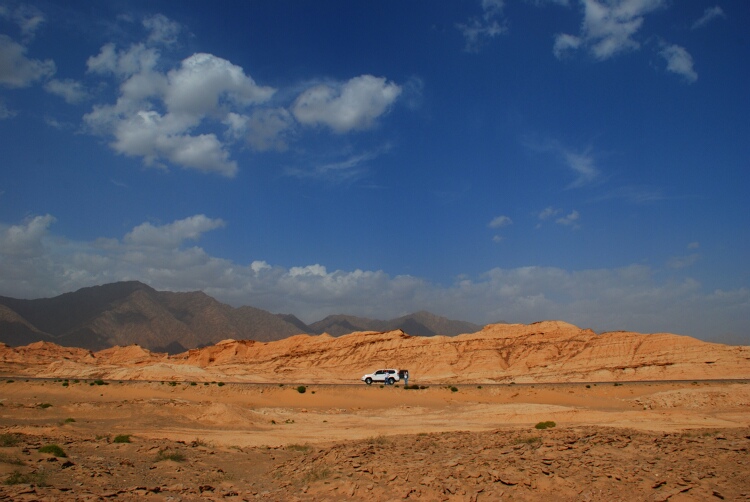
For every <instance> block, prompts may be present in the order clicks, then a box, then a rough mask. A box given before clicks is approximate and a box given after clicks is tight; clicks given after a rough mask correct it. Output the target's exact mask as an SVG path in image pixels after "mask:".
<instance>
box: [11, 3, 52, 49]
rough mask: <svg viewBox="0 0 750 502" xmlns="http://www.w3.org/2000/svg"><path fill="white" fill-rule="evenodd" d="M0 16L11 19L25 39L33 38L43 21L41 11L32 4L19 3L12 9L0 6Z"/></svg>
mask: <svg viewBox="0 0 750 502" xmlns="http://www.w3.org/2000/svg"><path fill="white" fill-rule="evenodd" d="M0 17H4V18H6V19H11V20H12V21H13V22H15V23H16V24H17V25H18V27H19V28H20V29H21V35H22V36H23V38H24V40H25V41H30V40H31V39H33V38H34V35H36V31H37V30H38V29H39V27H40V26H41V25H42V24H43V23H44V21H45V17H44V14H43V13H42V11H40V10H39V9H37V8H36V7H34V6H32V5H20V6H19V7H17V8H16V9H14V10H13V11H11V10H10V9H8V8H7V7H4V6H0Z"/></svg>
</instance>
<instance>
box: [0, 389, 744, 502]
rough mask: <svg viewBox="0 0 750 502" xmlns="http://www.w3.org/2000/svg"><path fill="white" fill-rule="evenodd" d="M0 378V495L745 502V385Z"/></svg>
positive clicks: (43, 497)
mask: <svg viewBox="0 0 750 502" xmlns="http://www.w3.org/2000/svg"><path fill="white" fill-rule="evenodd" d="M0 386H1V387H0V389H1V390H2V398H0V404H1V405H0V481H2V483H1V484H0V500H13V501H18V500H28V501H32V500H97V501H98V500H140V499H146V500H164V501H177V500H182V501H189V500H284V501H285V500H297V501H324V500H417V499H419V500H448V501H454V500H455V501H470V500H479V501H481V500H506V499H507V500H532V501H536V500H539V501H548V500H555V501H574V500H575V501H580V500H590V501H599V500H621V501H666V500H670V501H705V500H749V499H750V478H749V477H748V476H747V472H748V469H750V455H748V449H749V448H750V414H749V413H748V410H750V385H748V384H747V383H732V384H721V383H701V382H696V383H682V384H656V383H643V384H631V383H627V384H624V385H620V386H615V385H612V384H600V385H595V384H594V385H589V384H586V385H584V384H567V385H562V386H560V385H555V384H540V385H534V386H520V385H515V386H514V385H502V386H489V387H482V386H479V387H478V386H461V387H459V388H458V390H457V391H453V390H451V389H450V388H446V387H430V388H428V389H424V390H405V389H403V388H384V389H380V388H377V387H366V386H364V385H362V386H357V387H351V386H310V387H308V388H307V389H306V392H304V393H300V392H298V390H297V389H295V388H289V387H279V386H277V385H273V386H272V385H252V384H251V385H249V384H227V385H224V386H220V385H218V384H210V385H196V386H192V385H189V384H182V385H177V386H173V385H168V384H163V383H127V382H125V383H117V382H111V383H109V384H108V385H106V384H102V385H96V384H94V383H93V382H85V381H72V380H71V381H67V382H65V381H59V380H58V381H56V382H55V381H33V380H32V381H29V382H24V381H4V382H0ZM693 404H696V405H697V406H693ZM541 424H545V426H546V427H547V428H540V427H542V425H541ZM55 446H56V447H57V448H55Z"/></svg>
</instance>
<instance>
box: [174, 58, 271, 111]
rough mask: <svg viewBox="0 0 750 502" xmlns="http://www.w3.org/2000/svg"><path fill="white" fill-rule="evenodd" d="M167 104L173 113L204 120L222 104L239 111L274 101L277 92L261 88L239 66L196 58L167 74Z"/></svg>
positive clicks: (187, 60)
mask: <svg viewBox="0 0 750 502" xmlns="http://www.w3.org/2000/svg"><path fill="white" fill-rule="evenodd" d="M168 79H169V84H168V86H167V88H166V93H165V96H164V102H165V104H166V105H167V108H168V109H169V111H170V112H172V113H176V114H180V113H185V114H189V115H194V116H203V115H206V114H209V113H216V112H217V111H219V110H220V108H221V106H222V100H226V101H228V102H230V103H231V104H233V105H235V106H239V107H245V106H249V105H253V104H259V103H263V102H265V101H268V100H269V99H271V96H273V94H274V92H275V89H273V88H271V87H262V86H258V85H257V84H256V83H255V81H254V80H253V79H252V78H250V77H249V76H247V75H245V72H244V71H243V70H242V68H240V67H239V66H237V65H233V64H232V63H230V62H229V61H227V60H226V59H222V58H220V57H216V56H214V55H211V54H204V53H199V54H193V55H192V56H190V57H189V58H187V59H185V60H183V61H182V64H181V65H180V68H179V69H177V70H172V71H170V72H169V74H168Z"/></svg>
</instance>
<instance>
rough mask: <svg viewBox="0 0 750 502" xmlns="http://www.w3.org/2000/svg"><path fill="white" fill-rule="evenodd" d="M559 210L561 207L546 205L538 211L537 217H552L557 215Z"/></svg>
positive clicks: (541, 218) (544, 218)
mask: <svg viewBox="0 0 750 502" xmlns="http://www.w3.org/2000/svg"><path fill="white" fill-rule="evenodd" d="M560 211H561V209H556V208H554V207H552V206H548V207H546V208H544V210H542V211H541V212H540V213H539V219H540V220H547V219H549V218H552V217H553V216H557V215H558V214H560Z"/></svg>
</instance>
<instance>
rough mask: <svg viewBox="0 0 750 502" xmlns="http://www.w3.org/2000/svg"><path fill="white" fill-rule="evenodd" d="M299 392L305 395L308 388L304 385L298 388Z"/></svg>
mask: <svg viewBox="0 0 750 502" xmlns="http://www.w3.org/2000/svg"><path fill="white" fill-rule="evenodd" d="M297 392H299V393H300V394H304V393H305V392H307V387H305V386H304V385H300V386H299V387H297Z"/></svg>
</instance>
